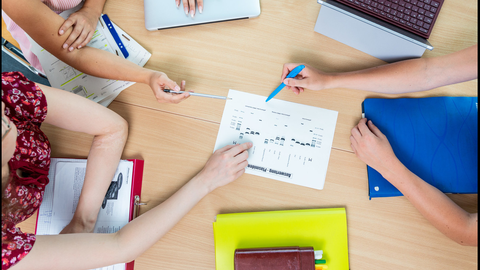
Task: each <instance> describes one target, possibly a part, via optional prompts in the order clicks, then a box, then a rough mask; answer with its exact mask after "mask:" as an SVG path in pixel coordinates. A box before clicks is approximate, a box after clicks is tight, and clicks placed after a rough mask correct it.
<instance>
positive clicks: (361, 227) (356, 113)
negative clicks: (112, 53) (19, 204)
mask: <svg viewBox="0 0 480 270" xmlns="http://www.w3.org/2000/svg"><path fill="white" fill-rule="evenodd" d="M163 1H168V0H163ZM170 1H172V2H173V0H170ZM205 2H206V6H205V9H207V8H208V2H209V0H206V1H205ZM261 6H262V13H261V15H260V16H259V17H258V18H256V19H250V20H242V21H232V22H224V23H217V24H207V25H200V26H194V27H184V28H177V29H169V30H162V31H156V32H149V31H147V30H146V29H145V27H144V15H143V1H142V0H109V1H107V3H106V5H105V10H104V12H105V13H107V14H108V15H109V16H110V18H111V19H112V21H114V22H115V23H116V24H118V25H119V26H120V27H121V28H122V29H123V30H125V31H126V32H127V33H129V34H130V35H131V36H132V37H134V38H135V39H136V40H137V41H138V42H139V43H140V44H142V45H143V46H144V47H145V48H146V49H147V50H149V51H150V52H152V58H151V59H150V60H149V62H148V63H147V65H146V67H147V68H152V69H156V70H161V71H163V72H165V73H167V74H168V76H169V77H170V78H172V79H174V80H176V81H177V82H180V80H182V79H185V80H186V81H187V89H193V90H195V91H196V92H200V93H208V94H215V95H227V93H228V90H229V89H235V90H240V91H245V92H249V93H254V94H258V95H263V96H267V95H268V94H270V92H271V91H272V90H273V89H274V88H275V87H276V86H277V85H278V84H279V83H280V76H281V71H282V65H283V64H284V63H287V62H305V63H308V64H311V65H313V66H315V67H317V68H319V69H322V70H324V71H327V72H339V71H352V70H357V69H362V68H368V67H373V66H378V65H381V64H384V62H383V61H381V60H378V59H376V58H374V57H372V56H369V55H367V54H365V53H362V52H360V51H357V50H355V49H353V48H350V47H348V46H346V45H344V44H342V43H339V42H337V41H335V40H332V39H330V38H327V37H325V36H322V35H320V34H318V33H316V32H314V31H313V28H314V25H315V21H316V18H317V15H318V12H319V10H320V8H321V6H320V5H319V4H317V3H316V1H314V0H311V1H299V0H292V1H273V0H263V1H261ZM429 40H430V42H431V43H432V45H433V46H434V47H435V49H434V50H433V51H427V52H426V53H425V55H424V57H434V56H439V55H445V54H448V53H451V52H455V51H458V50H460V49H463V48H466V47H468V46H471V45H473V44H475V43H476V42H477V1H468V0H459V1H445V3H444V6H443V8H442V11H441V13H440V15H439V18H438V21H437V23H436V25H435V28H434V30H433V33H432V35H431V37H430V39H429ZM476 89H477V80H474V81H470V82H465V83H461V84H457V85H453V86H446V87H441V88H437V89H433V90H430V91H425V92H421V93H414V94H405V95H393V96H388V97H430V96H445V95H448V96H477V91H476ZM368 97H387V95H382V94H375V93H371V92H363V91H356V90H349V89H330V90H325V91H320V92H314V91H307V92H305V93H303V94H301V95H299V96H296V95H294V94H293V93H292V92H289V91H282V92H281V93H280V94H278V95H277V98H279V99H283V100H287V101H291V102H296V103H301V104H306V105H312V106H317V107H322V108H326V109H331V110H335V111H338V112H339V115H338V120H337V126H336V132H335V138H334V141H333V149H332V152H331V157H330V162H329V167H328V171H327V177H326V183H325V187H324V189H323V190H314V189H310V188H305V187H301V186H297V185H292V184H287V183H283V182H279V181H275V180H271V179H266V178H262V177H257V176H254V175H249V174H245V175H243V176H242V177H241V178H239V179H238V180H236V181H235V182H233V183H231V184H229V185H227V186H225V187H222V188H220V189H218V190H215V191H214V192H212V193H211V194H209V195H208V196H207V197H206V198H204V199H203V200H202V201H201V202H200V203H199V204H198V205H197V206H196V207H195V208H194V209H193V210H192V211H191V212H190V213H189V214H188V215H187V216H186V217H185V218H184V219H183V220H182V221H181V222H180V223H179V224H178V225H177V226H176V227H175V228H174V229H172V230H171V231H170V232H169V233H168V234H167V235H166V236H165V237H163V238H162V239H161V240H160V241H159V242H158V243H157V244H155V245H154V246H153V247H151V248H150V249H149V250H148V251H147V252H145V253H144V254H143V255H142V256H140V257H139V258H137V260H136V261H135V269H136V270H141V269H185V268H190V269H214V268H215V254H214V242H213V229H212V222H213V221H214V217H215V215H217V214H221V213H233V212H249V211H268V210H288V209H307V208H324V207H345V208H346V211H347V223H348V239H349V242H348V244H349V260H350V268H351V269H367V268H368V269H438V268H441V269H447V268H451V269H453V268H455V269H477V248H476V247H463V246H460V245H458V244H456V243H455V242H453V241H452V240H450V239H448V238H447V237H445V236H444V235H443V234H441V233H440V232H439V231H438V230H436V229H435V228H434V227H433V226H432V225H431V224H430V223H429V222H428V221H427V220H425V218H423V217H422V216H421V215H420V214H419V213H418V211H417V210H416V209H415V208H414V207H413V206H412V205H411V204H410V203H409V202H408V201H407V200H406V199H405V198H404V197H398V198H384V199H374V200H369V199H368V191H367V170H366V165H365V164H364V163H363V162H362V161H360V160H359V159H358V158H357V157H356V156H355V154H353V152H352V150H351V148H350V141H349V136H350V130H351V128H352V127H353V126H354V125H355V124H356V123H357V122H358V120H359V119H360V116H361V106H360V104H361V102H362V101H363V100H364V99H365V98H368ZM224 104H225V102H224V101H222V100H214V99H206V98H198V97H191V98H189V99H188V100H186V101H184V102H182V103H181V104H178V105H168V104H159V103H157V102H156V100H155V99H154V98H153V95H152V92H151V90H150V88H149V87H148V86H146V85H142V84H135V85H134V86H132V87H130V88H129V89H127V90H125V91H123V92H122V93H121V94H120V95H119V96H118V97H117V99H116V100H115V101H114V102H113V103H112V104H111V105H110V106H109V107H110V108H111V109H112V110H114V111H115V112H117V113H119V114H120V115H122V116H123V117H124V118H125V119H126V120H127V121H128V122H129V124H130V135H129V139H128V142H127V145H126V147H125V151H124V154H123V158H141V159H144V160H145V171H144V180H143V189H142V201H145V202H147V203H148V205H147V206H145V207H142V208H141V213H144V212H145V211H148V210H149V209H151V208H152V207H154V206H156V205H158V204H160V203H161V202H162V201H164V200H165V199H167V198H168V197H169V196H170V195H172V194H173V193H174V192H175V191H176V190H178V189H179V188H180V187H181V186H182V185H183V184H184V183H186V182H187V181H188V180H189V179H190V178H191V177H193V176H194V175H195V174H196V173H197V172H198V171H199V170H200V169H201V168H202V167H203V165H204V164H205V162H206V160H207V159H208V157H209V156H210V155H211V153H212V151H213V147H214V144H215V139H216V135H217V132H218V129H219V124H220V120H221V117H222V112H223V108H224ZM44 130H45V131H46V133H47V135H48V136H49V138H50V140H51V142H52V149H53V151H52V156H53V157H81V158H85V157H86V156H87V154H88V150H89V147H90V143H91V139H92V138H91V137H90V136H87V135H83V134H77V133H73V132H69V131H64V130H60V129H57V128H55V127H52V126H48V125H44ZM449 197H451V198H452V199H453V200H454V201H455V202H457V203H458V204H459V205H460V206H462V207H463V208H464V209H466V210H467V211H469V212H477V195H449ZM20 226H21V227H22V229H24V230H25V231H33V229H34V219H30V220H29V221H27V222H25V223H24V224H21V225H20ZM332 270H333V269H332Z"/></svg>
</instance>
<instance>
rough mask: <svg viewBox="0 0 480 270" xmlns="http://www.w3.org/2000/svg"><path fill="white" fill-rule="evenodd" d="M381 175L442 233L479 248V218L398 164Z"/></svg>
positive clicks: (463, 243)
mask: <svg viewBox="0 0 480 270" xmlns="http://www.w3.org/2000/svg"><path fill="white" fill-rule="evenodd" d="M382 175H383V176H384V177H385V178H386V179H387V180H388V181H389V182H390V183H392V184H393V185H394V186H395V187H396V188H398V190H400V192H402V194H403V195H404V196H405V197H406V198H407V199H408V200H409V201H410V202H411V203H412V204H413V206H415V208H416V209H417V210H418V211H419V212H420V213H421V214H422V215H423V216H424V217H425V218H426V219H427V220H428V221H429V222H430V223H432V225H434V226H435V227H436V228H437V229H438V230H439V231H441V232H442V233H443V234H445V235H446V236H447V237H449V238H451V239H452V240H454V241H456V242H457V243H460V244H462V245H477V230H476V227H477V222H476V221H477V220H476V214H470V213H467V212H466V211H465V210H463V209H462V208H460V207H459V206H458V205H457V204H455V203H454V202H453V201H452V200H451V199H450V198H448V197H447V196H446V195H445V194H443V193H442V192H441V191H440V190H438V189H437V188H435V187H433V186H432V185H430V184H428V183H427V182H425V181H423V180H422V179H420V178H419V177H418V176H416V175H415V174H413V173H412V172H411V171H410V170H408V169H407V168H406V167H405V166H404V165H403V164H401V163H400V161H398V163H397V164H396V165H394V166H392V167H391V168H390V170H389V171H388V172H382Z"/></svg>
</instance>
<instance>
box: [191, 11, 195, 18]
mask: <svg viewBox="0 0 480 270" xmlns="http://www.w3.org/2000/svg"><path fill="white" fill-rule="evenodd" d="M190 16H192V18H193V17H195V13H193V10H192V11H190Z"/></svg>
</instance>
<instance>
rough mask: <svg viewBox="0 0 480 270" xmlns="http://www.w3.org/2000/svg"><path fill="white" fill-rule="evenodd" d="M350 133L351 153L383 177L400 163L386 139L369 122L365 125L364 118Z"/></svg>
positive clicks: (365, 120)
mask: <svg viewBox="0 0 480 270" xmlns="http://www.w3.org/2000/svg"><path fill="white" fill-rule="evenodd" d="M367 125H368V126H367ZM351 132H352V135H351V136H350V143H351V144H350V146H351V147H352V150H353V152H355V154H356V155H357V157H358V158H360V159H361V160H362V161H363V162H365V163H366V164H367V165H368V166H370V167H372V168H374V169H375V170H376V171H377V172H379V173H380V174H382V175H384V174H385V173H387V172H389V171H391V170H392V169H393V168H394V167H395V166H396V165H398V164H399V163H400V161H399V160H398V159H397V157H396V156H395V153H394V152H393V150H392V146H391V145H390V143H389V142H388V139H387V137H386V136H385V135H384V134H383V133H382V132H381V131H380V130H379V129H378V128H377V127H376V126H375V125H374V124H373V123H372V121H371V120H370V121H368V124H367V119H366V118H363V119H361V120H360V121H359V122H358V125H356V126H355V127H354V128H352V131H351Z"/></svg>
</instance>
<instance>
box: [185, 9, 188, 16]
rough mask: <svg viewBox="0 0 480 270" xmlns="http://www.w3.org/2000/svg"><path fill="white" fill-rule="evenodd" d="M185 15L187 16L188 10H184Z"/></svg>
mask: <svg viewBox="0 0 480 270" xmlns="http://www.w3.org/2000/svg"><path fill="white" fill-rule="evenodd" d="M185 15H187V16H188V8H185Z"/></svg>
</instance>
